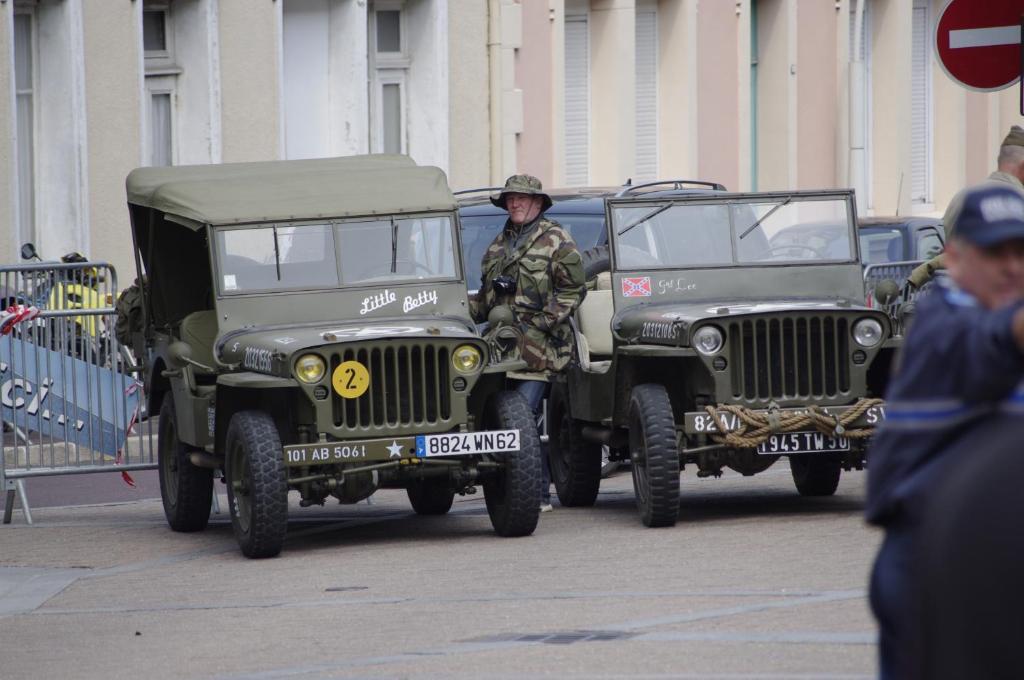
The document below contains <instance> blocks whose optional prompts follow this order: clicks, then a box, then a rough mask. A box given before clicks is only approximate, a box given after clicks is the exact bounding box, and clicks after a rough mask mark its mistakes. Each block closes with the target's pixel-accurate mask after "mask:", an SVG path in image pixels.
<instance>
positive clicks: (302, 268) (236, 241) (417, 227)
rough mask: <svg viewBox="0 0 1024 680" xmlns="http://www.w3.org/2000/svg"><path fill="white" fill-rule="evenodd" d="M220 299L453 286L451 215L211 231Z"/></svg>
mask: <svg viewBox="0 0 1024 680" xmlns="http://www.w3.org/2000/svg"><path fill="white" fill-rule="evenodd" d="M215 233H216V239H215V240H216V251H217V264H218V278H219V286H218V287H219V289H220V292H221V293H222V294H225V295H236V294H240V293H254V292H271V291H279V290H323V289H331V288H339V287H342V286H359V285H363V284H367V285H369V284H377V283H380V282H387V283H401V282H403V281H410V282H416V281H422V280H443V279H454V278H456V276H457V272H456V264H455V259H456V258H455V245H454V235H453V233H452V220H451V218H450V217H449V216H448V215H443V216H437V215H432V216H423V217H402V218H398V217H395V218H389V217H380V218H376V219H372V220H351V221H344V222H325V223H318V224H277V225H260V226H251V225H250V226H244V227H227V228H220V229H217V230H216V232H215Z"/></svg>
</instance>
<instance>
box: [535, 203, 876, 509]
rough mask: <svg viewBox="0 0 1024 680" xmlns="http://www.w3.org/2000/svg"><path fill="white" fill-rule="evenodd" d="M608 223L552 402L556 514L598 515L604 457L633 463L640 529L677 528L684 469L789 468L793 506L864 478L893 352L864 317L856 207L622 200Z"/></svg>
mask: <svg viewBox="0 0 1024 680" xmlns="http://www.w3.org/2000/svg"><path fill="white" fill-rule="evenodd" d="M607 218H608V219H607V227H608V230H609V232H608V233H609V240H608V242H609V244H610V252H609V253H608V254H607V258H608V260H607V261H606V264H605V267H604V269H606V271H605V272H604V273H602V274H599V275H598V276H597V277H596V279H595V280H594V281H592V282H591V283H590V284H589V285H590V286H591V288H592V289H591V290H590V291H588V294H587V297H586V299H585V300H584V302H583V304H582V306H581V307H580V309H579V310H578V312H577V314H576V317H575V319H574V324H575V327H576V338H577V348H576V349H577V359H578V361H577V362H576V364H575V365H574V366H572V367H571V368H570V369H569V370H568V372H567V373H566V374H565V380H564V382H563V383H562V384H560V385H558V386H556V389H555V390H553V394H552V398H551V400H550V402H549V412H548V420H547V422H548V432H549V442H550V452H549V456H550V462H551V474H552V479H553V481H554V482H555V485H556V488H557V490H558V495H559V498H560V500H561V501H562V503H563V504H565V505H589V504H592V503H593V502H594V500H595V498H596V495H597V491H598V487H599V484H600V461H601V453H602V447H607V449H606V450H610V452H611V455H612V456H613V458H614V457H618V458H621V459H628V460H630V461H631V463H632V470H633V482H634V489H635V492H636V502H637V506H638V508H639V511H640V516H641V519H642V521H643V523H644V524H646V525H647V526H668V525H672V524H674V523H675V522H676V519H677V515H678V510H679V473H680V470H682V469H683V468H684V467H685V466H688V465H689V466H693V467H694V468H695V469H696V471H697V474H698V475H699V476H718V475H720V474H721V473H722V470H723V468H725V467H729V468H732V469H733V470H736V471H738V472H740V473H742V474H744V475H752V474H756V473H758V472H761V471H763V470H765V469H767V468H768V467H769V466H771V465H772V464H773V463H775V462H776V461H777V460H778V459H779V458H780V457H781V456H788V458H789V463H790V467H791V469H792V475H793V480H794V482H795V484H796V488H797V490H798V491H799V492H800V493H801V494H803V495H830V494H832V493H834V492H835V490H836V487H837V484H838V481H839V477H840V474H841V472H842V470H843V469H847V470H849V469H854V468H857V469H860V468H862V467H863V463H864V451H865V448H866V442H867V439H868V437H869V436H870V434H871V432H872V428H873V426H874V425H875V424H877V423H879V422H880V421H881V420H882V419H883V418H884V415H885V413H884V405H883V403H882V402H881V400H880V399H879V398H878V397H879V396H880V395H881V394H882V393H883V390H884V387H885V382H886V380H887V376H888V365H889V361H890V359H891V354H892V351H893V348H894V346H895V343H896V340H894V339H893V338H892V333H891V326H890V321H889V318H888V317H887V316H886V315H885V314H884V313H883V312H881V311H878V310H874V309H869V308H867V307H865V306H864V300H865V298H864V282H863V279H862V274H861V264H860V258H859V251H858V248H859V244H858V239H857V233H856V230H855V224H856V215H855V208H854V202H853V196H852V193H851V192H848V191H817V192H813V191H812V192H807V191H801V192H796V191H794V192H786V193H743V194H740V193H734V194H727V193H717V192H716V193H706V194H693V195H689V196H677V197H671V196H651V195H643V194H632V193H631V192H629V191H628V190H627V191H626V192H624V193H623V194H621V195H620V196H618V197H616V198H612V199H609V200H608V201H607ZM589 269H590V270H591V271H593V270H594V269H595V268H594V267H593V266H590V267H589Z"/></svg>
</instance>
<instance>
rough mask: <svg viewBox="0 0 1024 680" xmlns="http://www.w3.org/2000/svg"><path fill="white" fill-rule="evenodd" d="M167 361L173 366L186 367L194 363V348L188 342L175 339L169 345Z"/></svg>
mask: <svg viewBox="0 0 1024 680" xmlns="http://www.w3.org/2000/svg"><path fill="white" fill-rule="evenodd" d="M167 363H169V364H171V367H172V368H185V366H187V365H188V364H190V363H192V348H191V347H190V346H189V344H188V343H187V342H182V341H181V340H175V341H174V342H172V343H171V344H170V345H168V346H167Z"/></svg>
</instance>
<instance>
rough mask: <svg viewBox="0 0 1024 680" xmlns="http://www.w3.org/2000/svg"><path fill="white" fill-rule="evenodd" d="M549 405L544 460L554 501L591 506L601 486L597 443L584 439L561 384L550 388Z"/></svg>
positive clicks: (571, 505)
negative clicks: (549, 469) (553, 487)
mask: <svg viewBox="0 0 1024 680" xmlns="http://www.w3.org/2000/svg"><path fill="white" fill-rule="evenodd" d="M549 404H550V408H549V411H548V462H549V464H550V468H551V481H553V482H554V483H555V490H556V491H557V492H558V500H559V501H560V502H561V503H562V505H565V506H567V507H582V506H591V505H593V504H594V501H595V500H597V492H598V490H599V489H600V487H601V445H600V444H596V443H593V442H588V441H584V439H583V432H582V430H583V426H582V423H581V422H580V421H578V420H576V419H574V418H573V417H572V414H571V413H570V412H569V399H568V394H567V391H566V389H565V387H564V386H562V385H557V386H556V387H555V389H554V390H552V393H551V401H550V402H549Z"/></svg>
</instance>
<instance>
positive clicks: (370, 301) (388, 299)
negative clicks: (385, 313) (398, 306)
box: [359, 288, 398, 314]
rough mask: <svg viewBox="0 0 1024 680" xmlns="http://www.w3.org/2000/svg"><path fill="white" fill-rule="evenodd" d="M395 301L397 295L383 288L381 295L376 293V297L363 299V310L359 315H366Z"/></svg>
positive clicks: (371, 296)
mask: <svg viewBox="0 0 1024 680" xmlns="http://www.w3.org/2000/svg"><path fill="white" fill-rule="evenodd" d="M397 299H398V296H397V295H395V294H394V293H393V292H391V291H390V290H388V289H386V288H385V289H384V292H383V293H377V294H376V295H370V296H368V297H365V298H363V308H362V309H360V310H359V313H360V314H366V313H367V312H372V311H374V310H375V309H380V308H381V307H385V306H387V305H390V304H391V303H392V302H394V301H395V300H397Z"/></svg>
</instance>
